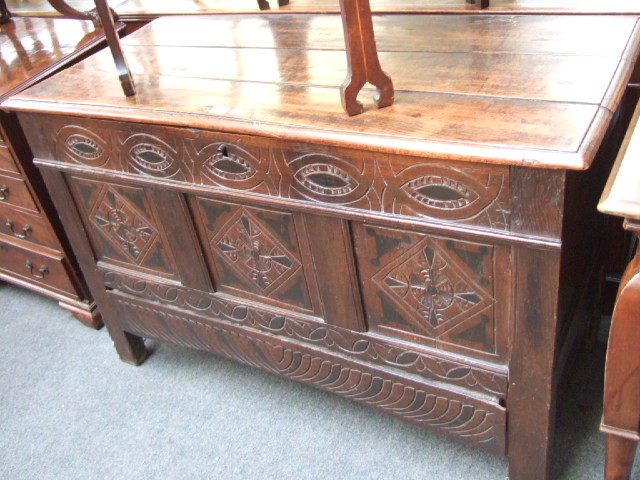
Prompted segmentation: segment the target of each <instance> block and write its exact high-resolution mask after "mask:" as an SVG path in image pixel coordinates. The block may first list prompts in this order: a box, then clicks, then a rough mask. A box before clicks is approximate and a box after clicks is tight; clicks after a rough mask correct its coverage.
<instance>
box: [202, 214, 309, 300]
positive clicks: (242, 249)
mask: <svg viewBox="0 0 640 480" xmlns="http://www.w3.org/2000/svg"><path fill="white" fill-rule="evenodd" d="M211 248H214V249H217V250H218V252H219V253H220V254H221V255H222V256H223V258H224V259H225V261H226V263H227V264H228V265H229V266H230V267H231V268H233V269H234V270H235V271H236V272H237V273H238V274H240V275H241V276H242V277H244V278H245V279H246V280H249V281H250V282H252V283H253V284H254V285H255V286H256V287H257V288H258V290H259V291H260V292H261V293H262V294H265V295H266V294H268V293H269V292H271V291H273V290H276V289H277V288H278V287H280V286H281V285H282V284H283V283H285V282H286V281H287V280H288V279H289V278H291V276H292V275H293V274H294V272H295V271H296V270H297V269H298V268H300V262H299V261H298V260H297V259H296V258H295V256H294V255H293V254H292V253H291V252H289V251H288V250H287V248H286V247H285V246H284V245H283V244H281V243H279V242H278V240H276V238H275V237H273V236H272V235H270V234H269V232H268V231H267V229H266V227H264V226H262V225H261V224H260V223H259V221H258V220H257V219H256V218H254V217H253V216H252V215H251V214H250V213H249V212H248V211H247V210H245V209H244V208H241V209H239V210H238V212H237V213H236V215H235V216H234V217H233V218H232V220H231V221H230V222H228V223H227V225H225V228H224V229H223V230H222V231H221V232H220V233H219V234H218V235H217V236H216V237H215V238H214V239H213V240H212V241H211Z"/></svg>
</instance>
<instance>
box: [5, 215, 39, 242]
mask: <svg viewBox="0 0 640 480" xmlns="http://www.w3.org/2000/svg"><path fill="white" fill-rule="evenodd" d="M5 225H6V226H7V228H9V230H11V233H13V236H14V237H18V238H21V239H23V240H24V239H25V238H27V237H28V236H29V234H30V233H31V232H33V229H32V228H31V225H28V224H27V225H25V226H24V227H22V233H19V232H16V231H15V229H14V227H13V222H12V221H11V220H7V223H5Z"/></svg>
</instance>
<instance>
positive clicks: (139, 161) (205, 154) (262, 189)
mask: <svg viewBox="0 0 640 480" xmlns="http://www.w3.org/2000/svg"><path fill="white" fill-rule="evenodd" d="M100 124H101V125H104V128H103V129H100V132H101V134H100V135H98V134H94V133H91V132H90V131H89V130H88V129H85V128H84V127H79V126H65V127H63V128H62V129H60V131H59V132H58V135H57V137H58V145H59V148H60V144H61V141H62V139H64V140H66V139H69V138H71V140H69V141H70V142H72V144H73V146H75V150H73V148H72V146H69V145H67V146H66V148H67V150H70V151H71V154H70V155H67V156H62V157H58V158H61V159H62V160H63V161H69V160H67V159H70V161H72V162H75V163H82V164H84V165H88V166H91V167H96V168H108V169H111V170H119V171H123V172H126V173H134V174H141V175H149V176H154V177H162V178H167V179H168V178H170V179H172V180H174V181H177V182H180V183H182V182H187V183H189V184H191V183H196V184H199V185H203V186H208V187H214V188H220V189H221V190H220V191H221V192H226V191H228V189H231V190H237V191H245V192H252V193H256V194H259V195H267V196H270V197H280V198H293V199H296V200H301V201H306V202H310V203H312V204H318V205H322V204H326V205H341V206H345V207H349V208H353V209H356V210H364V211H369V212H380V213H386V214H392V215H396V216H397V215H402V216H406V217H411V218H422V219H426V220H438V221H444V222H456V223H464V224H470V225H476V226H480V227H483V228H489V229H492V230H501V231H508V230H509V228H510V212H509V202H510V194H509V182H508V169H507V168H505V167H501V166H492V167H482V168H481V167H478V166H477V165H475V166H471V165H470V166H469V167H468V168H467V167H465V169H463V168H458V167H453V166H450V165H445V164H442V163H438V162H435V161H433V162H432V161H422V162H420V163H418V164H412V165H411V166H409V167H406V168H402V167H401V165H403V163H402V162H396V163H394V161H392V160H391V159H389V158H384V157H383V158H377V157H372V156H369V155H365V156H364V157H363V158H361V157H360V156H356V155H351V154H349V156H345V157H340V156H337V155H334V154H330V153H325V152H322V153H319V152H317V153H314V152H309V151H308V149H309V145H304V146H301V145H295V144H294V145H292V150H285V149H282V148H278V147H276V146H268V147H251V146H249V145H244V144H243V145H239V144H234V143H233V142H231V141H226V140H225V141H216V140H215V134H214V133H212V132H206V131H195V130H193V129H176V128H173V129H170V130H169V129H167V132H166V134H165V133H163V130H162V128H160V127H157V128H155V129H154V130H153V131H154V132H157V133H158V134H157V135H151V134H149V133H136V134H133V135H132V134H130V133H123V132H120V131H119V129H118V127H117V124H115V123H111V122H108V121H103V122H101V123H100ZM70 134H77V135H79V136H78V137H70ZM102 134H104V135H109V136H111V137H113V139H112V140H110V141H106V140H104V139H102V137H101V135H102ZM161 137H163V138H166V139H171V142H172V144H173V146H170V145H169V143H167V142H168V140H167V141H165V140H163V139H162V138H161ZM145 139H146V140H145ZM76 141H78V143H74V142H76ZM109 142H111V143H112V144H113V145H116V148H115V149H112V150H114V151H110V149H109V148H108V144H109ZM63 143H64V142H63ZM103 148H104V149H105V153H102V149H103ZM78 149H80V150H82V149H85V150H87V152H82V151H80V152H78ZM296 149H300V150H296ZM119 150H122V151H119ZM305 150H307V151H305ZM83 155H84V157H83ZM95 155H99V157H98V158H96V159H93V158H88V157H92V156H95ZM110 155H116V156H117V155H121V156H122V157H123V160H124V161H120V162H117V161H114V162H108V161H107V160H108V158H109V156H110ZM105 156H106V159H105V158H104V157H105ZM101 160H102V161H101Z"/></svg>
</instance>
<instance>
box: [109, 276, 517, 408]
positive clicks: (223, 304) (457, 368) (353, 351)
mask: <svg viewBox="0 0 640 480" xmlns="http://www.w3.org/2000/svg"><path fill="white" fill-rule="evenodd" d="M104 283H105V286H106V287H108V288H110V289H113V290H117V291H121V292H124V293H126V294H129V295H134V296H136V297H139V298H143V299H146V300H151V301H154V302H160V303H162V304H165V305H170V306H172V307H177V308H180V309H184V310H188V311H192V312H195V313H197V314H200V315H205V316H207V317H212V318H216V319H219V320H221V321H228V322H231V323H234V324H242V325H245V326H248V327H252V328H257V329H259V330H262V331H265V332H269V333H272V334H275V335H281V336H284V337H287V338H291V339H295V340H301V341H304V342H308V343H311V344H314V345H318V346H321V347H323V348H327V349H329V350H331V351H335V352H340V353H346V354H349V355H352V356H354V357H356V358H360V359H362V360H365V361H369V362H373V363H377V364H382V365H388V366H390V367H393V368H397V369H399V370H404V371H407V372H411V373H417V374H420V375H422V376H424V377H425V378H431V379H434V380H440V381H446V382H447V383H451V384H454V385H459V386H461V387H465V388H470V389H473V390H477V391H480V392H484V393H486V394H489V395H496V396H503V395H505V394H506V389H507V384H506V376H504V375H501V374H497V373H492V372H488V371H486V370H482V369H480V368H476V367H472V366H469V365H466V364H463V363H459V362H455V361H453V360H449V359H444V358H440V357H437V356H432V355H428V354H426V353H422V352H417V351H414V350H408V349H404V348H400V347H395V346H393V345H390V344H388V343H386V342H384V341H382V340H380V339H378V338H376V337H372V336H370V335H367V334H360V333H355V332H349V333H348V334H347V333H346V332H343V331H342V330H340V329H338V328H336V327H333V326H331V325H327V324H323V323H321V322H318V321H317V320H313V318H312V317H307V319H306V320H305V319H304V317H300V316H294V315H286V316H285V315H283V314H280V313H274V312H270V311H267V310H262V309H260V308H258V307H256V306H254V305H247V304H243V303H242V302H241V301H234V300H232V298H231V297H229V296H221V295H218V294H213V293H203V292H197V291H194V290H189V289H187V288H184V287H177V286H168V285H163V284H160V283H152V282H148V281H145V280H140V279H136V278H132V277H129V276H125V275H123V274H121V273H119V272H114V271H106V272H105V273H104Z"/></svg>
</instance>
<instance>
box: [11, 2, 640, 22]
mask: <svg viewBox="0 0 640 480" xmlns="http://www.w3.org/2000/svg"><path fill="white" fill-rule="evenodd" d="M370 1H371V9H372V11H373V12H378V13H389V12H400V13H415V12H431V13H464V12H470V11H473V12H477V9H476V8H475V7H474V6H473V5H469V4H467V3H466V2H465V0H426V1H425V0H370ZM67 3H69V4H70V5H72V6H73V7H75V8H77V9H79V10H90V9H92V8H94V5H93V1H92V0H68V2H67ZM270 3H271V10H270V11H269V13H275V14H277V13H292V12H296V13H327V12H332V13H337V12H339V11H340V7H339V3H338V0H291V1H290V4H289V5H287V6H284V7H278V2H277V0H271V1H270ZM7 5H8V7H9V10H11V11H12V12H13V13H14V14H17V15H56V12H55V10H53V8H52V7H51V6H50V5H49V3H48V2H47V0H7ZM109 5H110V6H111V7H112V8H114V9H115V10H116V11H117V12H118V14H119V15H120V16H121V18H122V19H123V20H144V19H151V18H156V17H159V16H164V15H184V14H197V15H200V14H207V13H255V12H257V11H258V6H257V1H256V0H110V1H109ZM483 13H536V14H559V13H563V14H564V13H569V14H575V13H584V14H607V13H614V14H640V2H639V1H638V0H608V1H606V2H604V1H595V0H587V1H585V0H491V4H490V7H489V8H488V9H486V10H483Z"/></svg>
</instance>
